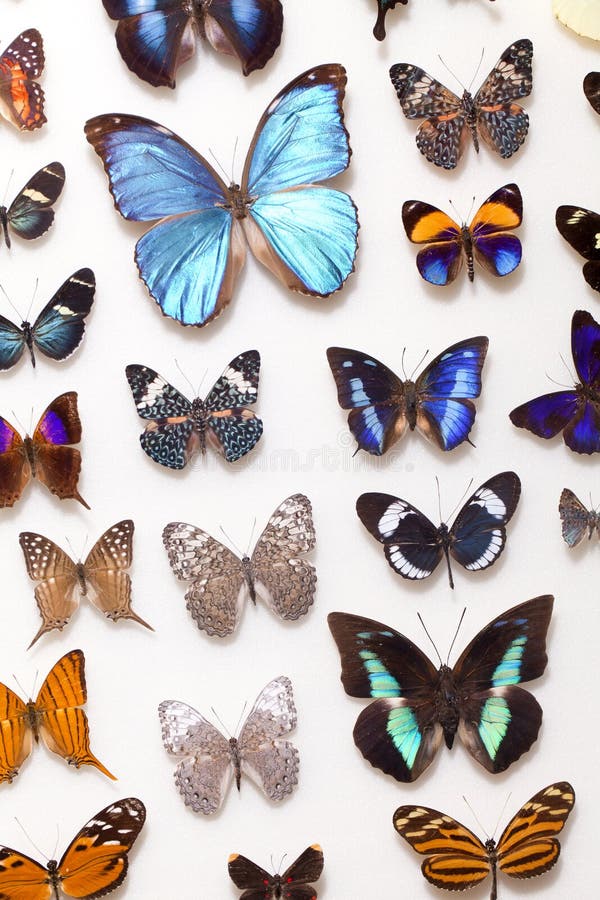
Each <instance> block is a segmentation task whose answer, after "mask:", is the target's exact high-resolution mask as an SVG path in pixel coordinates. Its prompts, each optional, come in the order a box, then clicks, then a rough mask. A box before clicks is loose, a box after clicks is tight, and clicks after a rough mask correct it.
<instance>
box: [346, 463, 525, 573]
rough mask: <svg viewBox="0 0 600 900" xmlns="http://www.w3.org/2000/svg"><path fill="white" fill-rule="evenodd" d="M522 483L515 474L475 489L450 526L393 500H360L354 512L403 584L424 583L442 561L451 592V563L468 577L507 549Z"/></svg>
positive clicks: (373, 497) (381, 496) (362, 497)
mask: <svg viewBox="0 0 600 900" xmlns="http://www.w3.org/2000/svg"><path fill="white" fill-rule="evenodd" d="M520 496H521V481H520V479H519V477H518V475H516V474H515V473H514V472H501V473H500V474H499V475H494V477H493V478H490V479H489V480H488V481H486V482H484V483H483V484H482V485H481V486H480V487H478V488H477V490H476V491H475V493H474V494H473V495H472V496H471V497H469V499H468V500H467V502H466V503H465V504H464V506H463V507H462V509H461V510H460V512H459V514H458V515H457V517H456V519H455V520H454V522H453V524H452V525H451V526H450V527H448V525H446V524H445V523H444V522H442V524H441V525H439V526H438V525H434V524H433V522H431V521H430V520H429V519H428V518H427V516H425V515H424V514H423V513H422V512H420V510H418V509H416V507H414V506H411V504H410V503H407V501H406V500H401V499H400V498H399V497H393V496H392V495H391V494H361V495H360V497H359V498H358V500H357V501H356V512H357V514H358V518H359V519H360V521H361V522H362V523H363V525H364V526H365V528H366V529H367V531H369V532H370V533H371V534H372V535H373V537H374V538H376V539H377V540H378V541H380V543H382V544H383V547H384V552H385V558H386V559H387V561H388V563H389V564H390V566H391V567H392V569H393V570H394V571H395V572H397V574H398V575H402V577H403V578H408V579H410V580H413V581H414V580H420V579H423V578H428V577H429V576H430V575H431V573H432V572H433V571H434V570H435V569H436V568H437V566H438V564H439V563H440V562H441V560H442V557H445V558H446V564H447V566H448V580H449V582H450V587H451V588H454V579H453V577H452V568H451V566H450V557H452V558H453V559H455V560H456V561H457V562H458V563H460V565H461V566H463V568H465V569H467V570H468V571H470V572H475V571H480V570H481V569H487V568H488V567H489V566H492V565H493V564H494V563H495V562H496V560H497V559H498V557H499V556H500V554H501V553H502V551H503V550H504V546H505V543H506V525H507V524H508V523H509V522H510V520H511V518H512V516H513V513H514V511H515V509H516V508H517V503H518V502H519V497H520Z"/></svg>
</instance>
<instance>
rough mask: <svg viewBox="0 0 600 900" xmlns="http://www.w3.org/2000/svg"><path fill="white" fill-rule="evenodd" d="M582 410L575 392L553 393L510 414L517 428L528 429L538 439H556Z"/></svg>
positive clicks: (538, 398)
mask: <svg viewBox="0 0 600 900" xmlns="http://www.w3.org/2000/svg"><path fill="white" fill-rule="evenodd" d="M580 408H581V403H580V400H579V397H578V395H577V393H576V392H575V391H553V392H552V393H551V394H543V395H542V396H541V397H536V398H535V399H534V400H529V401H528V402H527V403H523V404H521V406H517V407H516V409H513V411H512V412H511V413H510V421H511V422H512V423H513V425H516V426H517V428H526V429H527V431H531V432H532V433H533V434H535V435H537V436H538V437H541V438H545V439H546V440H548V439H549V438H553V437H555V436H556V435H557V434H558V433H559V432H560V431H563V429H564V428H566V427H567V425H568V424H569V423H570V422H572V421H573V419H574V418H575V416H576V415H577V413H578V411H579V410H580Z"/></svg>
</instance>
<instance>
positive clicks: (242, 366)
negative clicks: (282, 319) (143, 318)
mask: <svg viewBox="0 0 600 900" xmlns="http://www.w3.org/2000/svg"><path fill="white" fill-rule="evenodd" d="M125 374H126V375H127V381H128V382H129V387H130V388H131V392H132V394H133V399H134V401H135V405H136V407H137V411H138V415H140V416H141V417H142V418H143V419H150V422H149V423H148V425H146V429H145V431H143V432H142V434H141V435H140V444H141V445H142V449H143V450H144V452H145V453H147V454H148V456H149V457H150V459H153V460H154V462H157V463H159V465H161V466H168V468H170V469H183V468H184V466H186V465H187V464H188V462H189V461H190V459H191V457H192V456H193V455H194V454H195V453H197V452H200V453H202V454H204V453H205V452H206V445H207V444H208V445H209V446H211V447H212V448H213V449H214V450H216V451H217V452H218V453H220V454H221V455H222V456H224V457H225V459H226V460H227V462H235V461H236V460H237V459H240V458H241V457H242V456H245V455H246V453H248V452H249V451H250V450H252V448H253V447H254V445H255V444H256V443H257V442H258V441H259V440H260V437H261V435H262V433H263V423H262V420H261V419H259V418H258V416H257V415H256V414H255V413H254V412H252V410H251V409H248V408H247V407H248V406H251V405H252V404H253V403H256V400H257V397H258V379H259V374H260V354H259V352H258V350H247V351H246V352H245V353H240V355H239V356H236V357H235V359H232V360H231V362H230V363H229V365H228V366H227V368H226V369H225V371H224V372H223V374H222V375H221V377H220V378H219V379H217V381H216V383H215V385H214V386H213V388H212V389H211V390H210V391H209V393H208V395H207V396H206V398H205V399H204V400H201V399H200V398H199V397H196V398H195V399H194V400H188V399H187V397H184V396H183V394H180V393H179V391H178V390H176V388H174V387H173V386H172V385H171V384H169V382H168V381H165V379H164V378H163V377H162V375H159V374H158V372H155V371H154V369H151V368H150V367H149V366H140V365H130V366H127V368H126V369H125Z"/></svg>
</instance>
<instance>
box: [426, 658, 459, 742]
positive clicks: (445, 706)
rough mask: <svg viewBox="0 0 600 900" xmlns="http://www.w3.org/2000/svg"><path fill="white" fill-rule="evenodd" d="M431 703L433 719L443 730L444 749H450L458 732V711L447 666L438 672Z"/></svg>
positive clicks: (452, 676)
mask: <svg viewBox="0 0 600 900" xmlns="http://www.w3.org/2000/svg"><path fill="white" fill-rule="evenodd" d="M433 702H434V709H435V719H436V721H437V722H439V723H440V725H441V726H442V728H443V730H444V741H445V742H446V747H448V749H451V748H452V745H453V743H454V738H455V736H456V732H457V731H458V723H459V720H460V714H459V710H458V707H459V694H458V690H457V687H456V682H455V681H454V675H453V674H452V669H451V668H450V667H449V666H442V667H441V669H440V671H439V680H438V683H437V687H436V690H435V695H434V701H433Z"/></svg>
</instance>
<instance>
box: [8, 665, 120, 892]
mask: <svg viewBox="0 0 600 900" xmlns="http://www.w3.org/2000/svg"><path fill="white" fill-rule="evenodd" d="M86 700H87V690H86V687H85V657H84V655H83V652H82V651H81V650H71V652H70V653H66V654H65V655H64V656H63V657H62V659H59V660H58V662H57V663H55V665H54V666H53V667H52V668H51V669H50V671H49V673H48V675H47V676H46V680H45V681H44V683H43V684H42V686H41V688H40V691H39V694H38V695H37V699H36V700H35V702H34V701H33V700H28V701H27V703H24V702H23V701H22V700H21V698H20V697H18V696H17V695H16V694H15V693H14V691H11V689H10V688H8V687H7V686H6V685H5V684H1V683H0V783H2V782H3V781H12V780H13V778H14V777H15V776H16V775H18V774H19V768H20V767H21V766H22V764H23V763H24V761H25V760H26V759H27V757H28V756H29V754H30V753H31V749H32V739H33V740H35V742H36V744H37V743H38V742H39V739H40V737H42V739H43V741H44V743H45V745H46V747H47V748H48V750H51V751H52V752H53V753H57V754H58V755H59V756H62V758H63V759H66V760H67V762H68V763H69V765H71V766H75V767H76V768H79V766H95V767H96V768H97V769H99V770H100V771H101V772H102V773H103V774H104V775H107V776H108V777H109V778H112V779H113V781H115V780H116V779H115V776H114V775H112V774H111V773H110V772H109V771H108V769H106V768H105V767H104V766H103V765H102V763H101V762H100V760H99V759H96V757H95V756H94V754H93V753H92V751H91V750H90V739H89V726H88V720H87V716H86V714H85V712H84V711H83V710H82V709H79V707H80V706H83V704H84V703H85V702H86ZM20 896H21V895H20ZM48 896H50V894H48ZM0 898H2V900H4V897H3V894H2V890H1V889H0ZM23 900H25V897H24V896H23Z"/></svg>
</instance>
